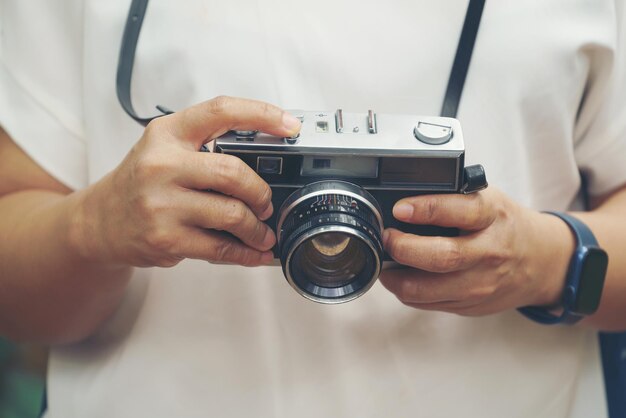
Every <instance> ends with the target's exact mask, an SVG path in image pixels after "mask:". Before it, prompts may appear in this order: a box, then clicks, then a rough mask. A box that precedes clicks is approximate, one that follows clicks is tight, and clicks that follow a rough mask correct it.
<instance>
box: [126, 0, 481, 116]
mask: <svg viewBox="0 0 626 418" xmlns="http://www.w3.org/2000/svg"><path fill="white" fill-rule="evenodd" d="M484 7H485V0H470V2H469V6H468V7H467V14H466V15H465V22H464V23H463V29H462V30H461V37H460V39H459V44H458V47H457V50H456V55H455V57H454V64H453V65H452V70H451V71H450V78H449V79H448V87H447V89H446V95H445V98H444V101H443V106H442V108H441V116H447V117H452V118H454V117H456V115H457V111H458V109H459V103H460V101H461V95H462V93H463V87H464V86H465V79H466V78H467V71H468V69H469V65H470V61H471V59H472V53H473V51H474V44H475V43H476V36H477V34H478V28H479V26H480V20H481V17H482V14H483V9H484ZM147 8H148V0H133V1H132V3H131V5H130V11H129V12H128V18H127V19H126V26H125V27H124V35H123V36H122V47H121V49H120V57H119V61H118V66H117V80H116V89H117V98H118V100H119V101H120V104H121V105H122V107H123V108H124V110H125V111H126V113H127V114H128V115H129V116H130V117H131V118H133V119H134V120H136V121H137V122H138V123H140V124H141V125H143V126H146V125H147V124H148V122H150V121H151V120H152V119H155V118H158V117H159V116H163V115H167V114H170V113H173V112H172V111H171V110H169V109H167V108H165V107H163V106H157V109H158V110H159V111H160V112H161V115H157V116H153V117H149V118H142V117H140V116H138V115H137V113H136V112H135V109H134V108H133V103H132V100H131V93H130V92H131V89H130V86H131V80H132V75H133V65H134V63H135V51H136V49H137V41H138V40H139V33H140V32H141V26H142V24H143V19H144V16H145V15H146V9H147Z"/></svg>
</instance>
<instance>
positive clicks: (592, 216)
mask: <svg viewBox="0 0 626 418" xmlns="http://www.w3.org/2000/svg"><path fill="white" fill-rule="evenodd" d="M625 213H626V189H623V190H622V191H621V192H618V193H616V194H615V195H613V196H612V197H611V198H610V199H608V200H607V201H606V202H604V203H603V204H602V205H600V206H598V208H597V209H595V210H593V211H590V212H581V213H575V215H576V216H577V217H578V218H580V219H581V220H582V221H584V222H585V223H586V224H587V225H588V226H589V227H590V228H591V230H592V231H593V233H594V235H595V236H596V238H597V240H598V242H599V244H600V246H601V247H602V248H604V250H605V251H606V252H607V253H608V255H609V268H608V272H607V276H606V281H605V284H604V290H603V292H602V300H601V303H600V307H599V309H598V311H597V313H596V314H594V315H593V316H591V317H589V318H588V319H587V320H586V323H587V324H588V325H590V326H593V327H596V328H598V329H601V330H606V331H617V330H625V329H626V218H625V215H624V214H625Z"/></svg>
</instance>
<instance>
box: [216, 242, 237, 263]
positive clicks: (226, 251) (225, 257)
mask: <svg viewBox="0 0 626 418" xmlns="http://www.w3.org/2000/svg"><path fill="white" fill-rule="evenodd" d="M236 253H237V249H236V248H235V245H234V244H233V242H231V241H229V240H220V241H219V242H218V243H217V244H216V245H215V247H214V248H213V258H214V260H213V261H231V260H233V259H235V257H236Z"/></svg>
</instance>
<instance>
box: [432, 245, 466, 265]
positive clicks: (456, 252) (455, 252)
mask: <svg viewBox="0 0 626 418" xmlns="http://www.w3.org/2000/svg"><path fill="white" fill-rule="evenodd" d="M436 247H437V250H436V251H434V252H433V253H432V257H433V258H432V260H431V262H432V265H433V268H434V269H435V270H437V271H441V272H450V271H457V270H459V269H460V268H461V266H462V265H463V261H464V256H463V251H462V250H461V247H460V246H459V244H458V243H456V242H455V241H441V240H440V241H439V245H437V246H436Z"/></svg>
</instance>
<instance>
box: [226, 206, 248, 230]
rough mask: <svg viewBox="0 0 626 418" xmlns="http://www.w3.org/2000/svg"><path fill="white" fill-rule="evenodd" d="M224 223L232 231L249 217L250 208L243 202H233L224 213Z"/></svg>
mask: <svg viewBox="0 0 626 418" xmlns="http://www.w3.org/2000/svg"><path fill="white" fill-rule="evenodd" d="M222 216H223V218H222V225H223V227H224V229H226V230H228V231H232V230H234V229H238V228H239V227H241V226H243V225H244V224H245V221H246V220H247V217H248V209H247V208H246V207H245V206H244V205H243V204H242V203H236V202H233V203H232V204H231V205H229V206H228V208H227V210H226V211H225V212H224V213H223V214H222Z"/></svg>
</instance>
